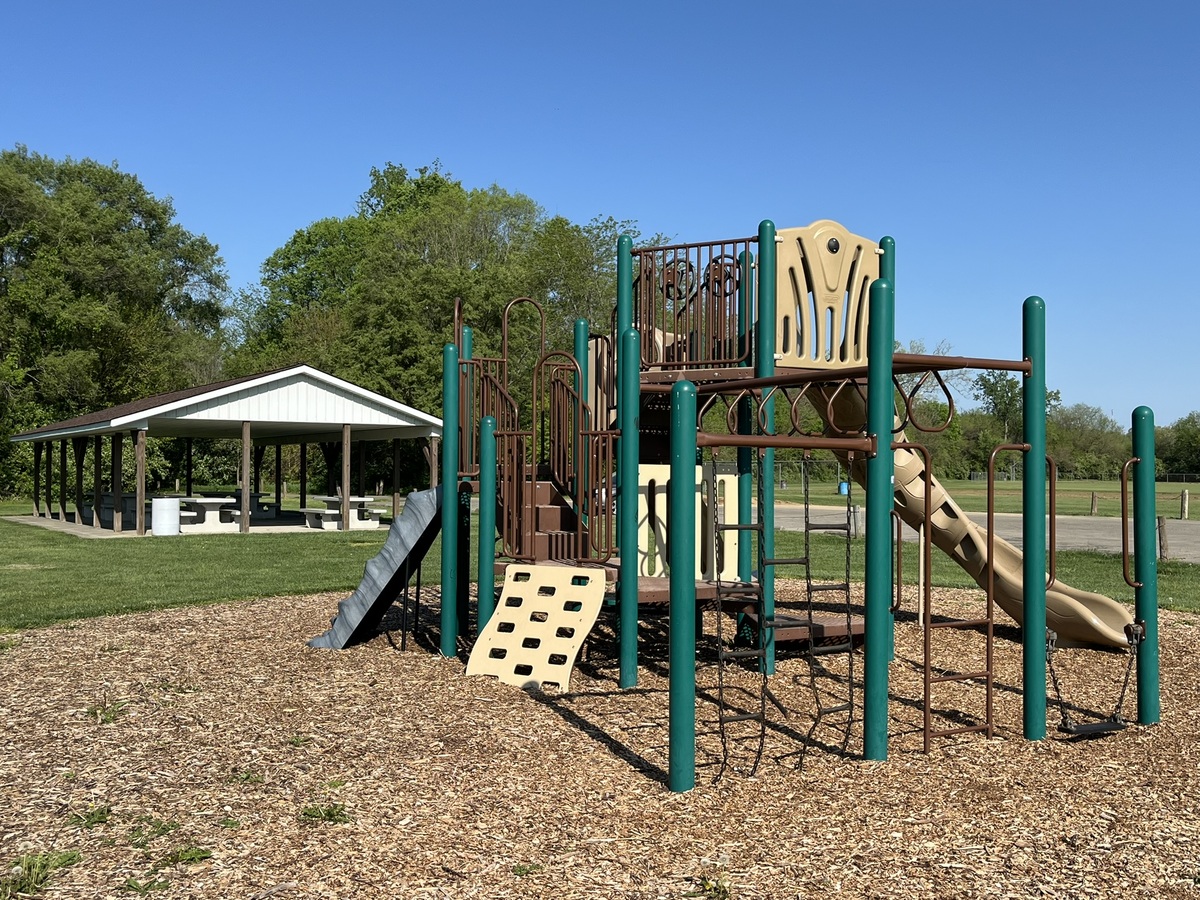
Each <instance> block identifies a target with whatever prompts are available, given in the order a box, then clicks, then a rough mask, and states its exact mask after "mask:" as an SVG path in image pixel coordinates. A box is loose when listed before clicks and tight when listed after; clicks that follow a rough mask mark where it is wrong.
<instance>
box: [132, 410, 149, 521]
mask: <svg viewBox="0 0 1200 900" xmlns="http://www.w3.org/2000/svg"><path fill="white" fill-rule="evenodd" d="M130 438H131V439H132V441H133V458H134V461H135V465H136V468H135V471H136V473H137V474H136V475H135V477H136V478H137V484H136V485H134V488H133V493H134V497H135V498H136V499H135V500H134V503H135V506H134V508H133V518H134V521H135V522H136V523H137V533H138V536H139V537H140V536H141V535H144V534H145V533H146V429H144V428H138V429H135V430H134V431H133V433H132V434H130Z"/></svg>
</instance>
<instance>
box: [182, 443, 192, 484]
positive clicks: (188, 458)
mask: <svg viewBox="0 0 1200 900" xmlns="http://www.w3.org/2000/svg"><path fill="white" fill-rule="evenodd" d="M184 447H185V451H184V452H185V462H184V467H183V481H184V484H183V490H184V493H185V494H186V495H187V496H189V497H190V496H192V439H191V438H187V440H186V441H185V442H184Z"/></svg>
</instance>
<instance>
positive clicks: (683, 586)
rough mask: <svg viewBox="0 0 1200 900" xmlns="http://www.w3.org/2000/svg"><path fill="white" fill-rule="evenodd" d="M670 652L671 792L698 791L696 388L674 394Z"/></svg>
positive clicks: (682, 384)
mask: <svg viewBox="0 0 1200 900" xmlns="http://www.w3.org/2000/svg"><path fill="white" fill-rule="evenodd" d="M667 504H668V509H669V514H670V522H671V540H670V541H669V542H668V548H667V553H668V560H667V562H668V565H669V566H670V570H671V571H670V576H671V588H670V597H671V610H670V620H671V647H670V673H669V678H668V683H669V689H670V699H669V702H668V707H669V716H670V718H669V722H668V747H667V785H668V787H669V788H670V789H671V790H672V791H676V792H682V791H690V790H691V789H692V788H694V787H695V786H696V576H695V571H696V386H695V385H694V384H692V383H691V382H690V381H677V382H676V383H675V386H674V387H672V388H671V481H670V483H669V484H668V486H667Z"/></svg>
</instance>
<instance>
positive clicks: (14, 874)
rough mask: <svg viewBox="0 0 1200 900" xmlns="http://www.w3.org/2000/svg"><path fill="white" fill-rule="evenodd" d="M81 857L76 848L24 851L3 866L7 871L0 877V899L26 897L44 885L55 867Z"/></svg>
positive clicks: (72, 863) (7, 899)
mask: <svg viewBox="0 0 1200 900" xmlns="http://www.w3.org/2000/svg"><path fill="white" fill-rule="evenodd" d="M82 858H83V857H82V856H81V855H80V853H79V851H77V850H63V851H57V852H56V851H51V852H48V853H26V854H24V855H23V856H18V857H17V858H16V859H15V860H13V862H12V863H11V864H10V865H8V866H6V867H5V871H6V872H8V874H7V875H5V876H4V877H3V878H0V900H16V898H18V897H28V896H29V895H31V894H35V893H37V892H38V891H40V890H41V889H42V888H44V887H45V886H46V883H47V882H48V881H49V880H50V876H51V875H52V874H53V873H54V870H55V869H61V868H63V867H64V866H73V865H75V863H77V862H79V860H80V859H82Z"/></svg>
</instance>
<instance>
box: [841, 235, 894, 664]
mask: <svg viewBox="0 0 1200 900" xmlns="http://www.w3.org/2000/svg"><path fill="white" fill-rule="evenodd" d="M879 249H880V250H882V251H883V253H882V255H881V256H880V258H879V277H880V278H882V279H883V280H884V281H886V282H887V283H888V284H890V285H891V286H892V290H891V294H892V333H893V335H894V334H895V331H896V327H895V320H896V241H895V239H894V238H891V237H889V236H887V235H884V236H883V237H882V238H880V239H879ZM869 314H870V310H868V315H869ZM892 347H893V349H895V345H894V344H893V345H892ZM869 349H870V348H868V350H869ZM868 362H869V358H868ZM894 466H895V461H894V460H893V468H894ZM846 480H847V481H850V480H851V475H850V473H849V472H847V473H846ZM889 540H890V538H889ZM892 549H893V552H894V551H895V548H894V547H893V548H892ZM889 577H894V575H893V576H889ZM893 587H895V585H894V584H893ZM895 658H896V617H895V615H894V614H893V613H891V612H890V611H889V613H888V662H891V661H892V660H893V659H895Z"/></svg>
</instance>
